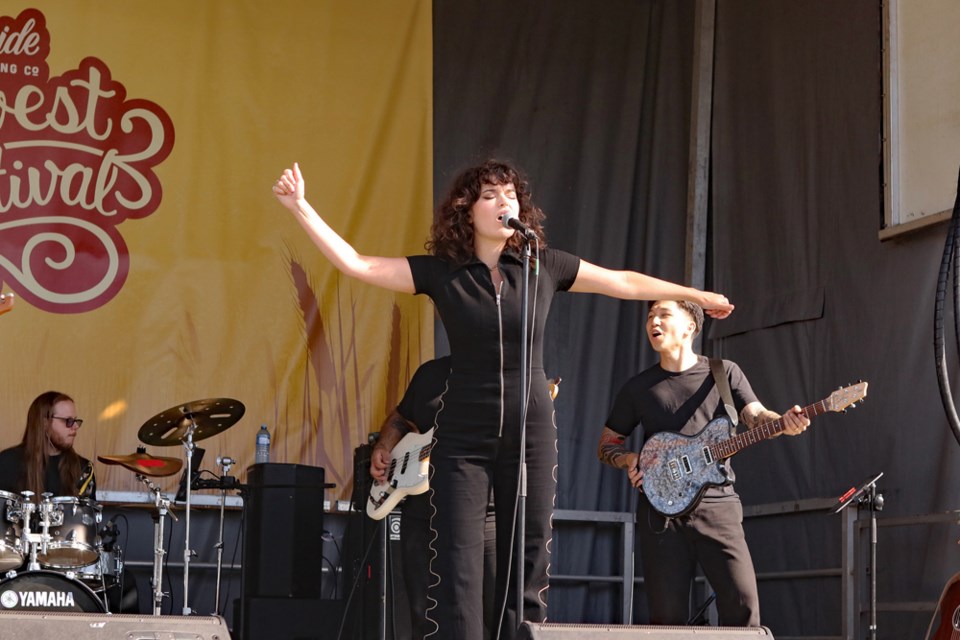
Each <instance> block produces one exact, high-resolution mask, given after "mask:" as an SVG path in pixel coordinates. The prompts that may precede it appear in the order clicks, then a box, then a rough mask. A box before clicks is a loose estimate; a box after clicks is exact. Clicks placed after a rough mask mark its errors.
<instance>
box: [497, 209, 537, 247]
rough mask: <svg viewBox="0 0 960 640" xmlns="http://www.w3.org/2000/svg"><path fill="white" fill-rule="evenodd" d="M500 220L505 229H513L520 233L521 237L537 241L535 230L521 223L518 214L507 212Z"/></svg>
mask: <svg viewBox="0 0 960 640" xmlns="http://www.w3.org/2000/svg"><path fill="white" fill-rule="evenodd" d="M499 220H500V224H502V225H503V226H504V227H506V228H507V229H513V230H515V231H519V232H520V235H522V236H523V237H524V238H526V239H527V240H536V239H537V234H536V233H534V231H533V229H531V228H530V227H528V226H527V225H525V224H524V223H523V222H521V220H520V218H519V217H518V216H517V214H515V213H513V212H512V211H511V212H507V213H505V214H503V215H502V216H500V218H499Z"/></svg>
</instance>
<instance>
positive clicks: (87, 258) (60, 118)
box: [0, 0, 433, 497]
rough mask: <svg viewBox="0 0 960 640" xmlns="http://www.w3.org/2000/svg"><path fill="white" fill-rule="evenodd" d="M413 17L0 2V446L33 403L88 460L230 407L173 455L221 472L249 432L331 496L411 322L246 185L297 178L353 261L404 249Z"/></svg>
mask: <svg viewBox="0 0 960 640" xmlns="http://www.w3.org/2000/svg"><path fill="white" fill-rule="evenodd" d="M430 20H431V2H430V0H383V1H377V2H360V3H353V2H342V1H336V0H331V1H328V2H322V1H316V2H303V1H295V0H287V1H285V0H276V1H274V2H270V3H264V2H259V1H254V0H250V1H240V0H205V1H204V2H196V1H195V0H165V1H164V2H131V1H129V0H97V1H88V2H83V1H72V2H63V1H46V2H33V3H30V4H21V3H13V2H0V26H2V30H0V94H2V95H0V108H2V115H0V118H2V119H0V281H2V284H3V292H4V293H10V292H13V293H14V294H15V296H16V304H15V306H14V308H13V310H12V311H10V312H9V313H7V314H5V315H2V316H0V340H2V345H3V347H2V357H3V363H4V366H3V368H2V370H0V388H2V389H3V402H2V403H0V424H2V427H0V448H6V447H8V446H13V445H15V444H17V443H18V442H19V441H20V438H21V435H22V431H23V426H24V424H25V419H26V412H27V407H28V406H29V404H30V402H31V400H32V399H33V398H34V397H36V396H37V395H39V394H40V393H42V392H44V391H46V390H50V389H54V390H58V391H62V392H64V393H67V394H69V395H71V396H73V398H74V399H75V400H76V402H77V406H78V411H79V413H80V416H81V417H83V418H84V419H85V422H84V426H83V427H82V428H81V431H80V433H79V435H78V438H77V450H78V452H79V453H81V455H84V456H86V457H88V458H91V459H94V460H95V459H96V456H98V455H122V454H129V453H133V452H134V451H135V450H136V447H137V446H138V445H140V444H142V443H141V442H140V439H139V437H138V435H139V432H140V430H141V428H142V427H143V426H144V425H145V424H146V423H147V422H148V421H149V420H150V418H152V417H153V416H155V415H157V414H160V413H162V412H164V411H167V410H168V409H171V408H173V407H177V406H180V405H183V404H186V403H189V402H192V401H195V400H201V399H210V398H232V399H236V400H239V401H240V402H241V403H243V405H244V407H245V414H244V416H243V417H242V418H241V419H240V420H239V422H237V423H236V424H234V425H233V426H231V427H229V428H228V429H226V430H224V431H222V432H220V433H218V434H216V435H213V436H210V437H208V438H205V439H203V440H201V441H199V442H197V446H199V447H202V448H204V449H206V451H207V457H206V464H204V467H205V468H213V459H214V457H215V456H217V455H225V456H231V457H234V458H236V459H238V460H239V468H240V469H241V470H242V469H245V468H246V466H247V465H249V464H251V463H252V462H253V447H254V437H255V434H256V432H257V430H258V429H259V427H260V424H261V423H262V424H266V425H268V427H269V429H270V431H271V434H272V436H273V443H272V453H273V455H272V461H274V462H290V463H299V464H308V465H316V466H322V467H324V468H325V469H326V471H327V481H328V482H334V483H336V485H337V488H336V489H335V490H334V492H333V493H332V494H331V497H346V496H348V495H349V491H350V486H351V484H352V476H353V464H352V463H353V449H354V448H355V447H356V446H357V445H359V444H360V443H362V442H365V441H366V438H367V434H368V433H369V432H370V431H372V430H376V429H377V428H378V427H379V424H380V422H381V421H382V420H383V418H384V417H385V416H386V413H387V412H388V410H389V409H390V408H392V406H393V405H394V404H395V403H396V402H397V400H398V399H399V395H400V394H401V393H402V390H403V388H404V387H405V385H406V382H407V380H408V379H409V376H410V375H411V373H412V372H413V370H414V369H415V368H416V366H417V365H418V364H419V363H420V362H421V361H422V360H425V359H429V358H430V357H432V351H433V346H432V345H433V329H432V322H433V320H432V318H433V316H432V311H431V307H430V306H429V303H428V301H426V300H424V299H421V298H415V297H413V296H407V295H395V294H392V293H390V292H385V291H381V290H378V289H375V288H372V287H369V286H366V285H363V284H360V283H357V282H353V281H349V280H346V279H344V278H342V277H341V276H339V274H338V273H337V272H336V270H334V269H333V268H332V267H331V266H330V265H329V263H328V262H327V261H326V260H325V259H324V258H323V257H322V256H321V255H320V254H319V252H318V251H317V250H316V249H315V248H314V246H313V245H312V244H311V243H310V241H309V239H307V237H306V236H305V235H304V234H303V232H302V231H301V230H300V228H299V226H298V225H297V224H296V222H295V221H294V220H292V219H291V218H290V216H289V213H287V212H286V211H285V210H284V209H283V208H282V207H281V206H280V205H279V204H277V203H276V202H275V201H274V199H273V197H272V194H271V189H270V187H271V185H272V183H273V181H274V180H275V179H276V177H277V176H278V175H279V173H280V172H281V171H282V170H283V169H284V168H285V167H288V166H290V165H291V164H292V162H294V161H298V162H299V163H300V166H301V168H302V169H303V171H304V175H305V177H306V181H307V197H308V198H309V199H310V201H311V202H312V203H313V204H314V206H315V207H316V208H317V209H318V210H319V211H321V213H322V214H323V215H324V216H325V217H326V219H327V220H328V222H329V223H330V224H331V225H332V226H333V227H334V228H335V229H337V230H338V231H339V232H340V233H341V234H342V235H343V236H344V237H345V238H346V239H347V240H348V241H350V242H351V243H352V244H354V246H355V247H356V248H357V249H358V250H359V251H361V252H362V253H367V254H374V255H405V254H411V253H420V252H422V247H423V241H424V239H425V237H426V235H427V232H428V229H429V225H430V221H431V209H432V185H431V172H432V153H431V149H432V140H431V127H432V112H431V95H432V86H431V82H432V80H431V55H432V54H431V37H432V36H431V22H430ZM147 450H148V452H149V453H151V454H153V455H155V456H165V457H180V458H184V451H183V447H182V446H181V445H179V444H167V445H165V446H155V445H153V446H148V447H147ZM96 473H97V479H98V484H99V487H100V488H101V489H108V490H124V491H136V490H142V489H143V486H142V485H140V483H139V482H137V480H136V479H135V477H134V474H133V472H131V471H128V470H126V469H124V468H123V467H120V466H106V465H103V464H100V463H97V465H96ZM239 475H241V476H243V471H240V472H239ZM175 484H176V478H169V479H166V480H162V481H161V485H162V486H163V488H164V489H165V490H172V489H173V488H174V487H175Z"/></svg>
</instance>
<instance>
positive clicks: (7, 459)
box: [0, 445, 97, 500]
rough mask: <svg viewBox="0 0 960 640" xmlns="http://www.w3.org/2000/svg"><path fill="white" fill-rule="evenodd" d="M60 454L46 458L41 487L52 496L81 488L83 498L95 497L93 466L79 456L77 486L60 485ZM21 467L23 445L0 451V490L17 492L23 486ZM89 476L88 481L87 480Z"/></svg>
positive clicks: (66, 493)
mask: <svg viewBox="0 0 960 640" xmlns="http://www.w3.org/2000/svg"><path fill="white" fill-rule="evenodd" d="M62 459H63V456H62V455H56V456H50V457H49V458H48V459H47V466H46V469H44V476H43V489H44V491H45V492H47V493H52V494H53V495H54V496H76V495H78V491H79V490H80V489H83V491H82V493H81V494H80V495H81V497H84V498H92V499H94V500H95V499H96V495H97V486H96V479H95V478H93V477H92V474H93V466H92V465H91V464H90V461H89V460H87V459H86V458H84V457H82V456H81V457H80V468H81V470H82V474H81V478H80V485H79V486H77V487H66V488H65V487H62V486H61V484H60V461H61V460H62ZM22 468H23V445H17V446H16V447H11V448H9V449H5V450H3V451H0V490H3V491H8V492H10V493H15V494H18V495H19V493H20V491H21V490H23V487H21V486H20V472H21V469H22ZM88 477H89V481H87V479H88Z"/></svg>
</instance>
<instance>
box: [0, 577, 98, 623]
mask: <svg viewBox="0 0 960 640" xmlns="http://www.w3.org/2000/svg"><path fill="white" fill-rule="evenodd" d="M0 610H3V611H57V612H64V611H72V612H77V613H106V612H107V608H106V607H105V606H104V604H103V602H101V601H100V599H99V598H97V596H96V594H94V593H93V591H91V590H90V588H89V587H87V586H86V585H85V584H83V583H82V582H79V581H77V580H71V579H70V578H68V577H67V576H65V575H63V574H62V573H57V572H55V571H27V572H24V573H20V574H17V575H16V576H14V577H12V578H8V579H6V580H3V581H2V582H0Z"/></svg>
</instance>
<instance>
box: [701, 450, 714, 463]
mask: <svg viewBox="0 0 960 640" xmlns="http://www.w3.org/2000/svg"><path fill="white" fill-rule="evenodd" d="M703 461H704V462H706V463H707V464H713V455H711V453H710V447H704V448H703Z"/></svg>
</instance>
